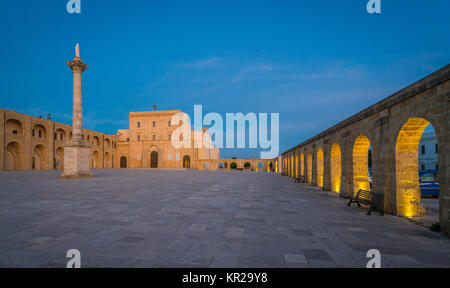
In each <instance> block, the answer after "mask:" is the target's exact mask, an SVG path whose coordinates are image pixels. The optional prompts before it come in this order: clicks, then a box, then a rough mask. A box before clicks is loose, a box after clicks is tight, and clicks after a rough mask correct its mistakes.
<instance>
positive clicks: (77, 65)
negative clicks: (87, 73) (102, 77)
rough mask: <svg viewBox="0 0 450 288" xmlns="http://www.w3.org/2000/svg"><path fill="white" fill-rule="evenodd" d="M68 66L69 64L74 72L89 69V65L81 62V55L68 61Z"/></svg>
mask: <svg viewBox="0 0 450 288" xmlns="http://www.w3.org/2000/svg"><path fill="white" fill-rule="evenodd" d="M66 63H67V66H69V67H70V68H71V69H72V71H74V72H83V71H84V70H86V69H88V65H86V64H84V63H83V62H81V58H80V57H73V60H72V61H66Z"/></svg>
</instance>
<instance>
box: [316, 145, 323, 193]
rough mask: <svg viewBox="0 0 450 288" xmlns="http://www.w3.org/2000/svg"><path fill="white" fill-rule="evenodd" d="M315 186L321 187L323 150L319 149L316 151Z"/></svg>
mask: <svg viewBox="0 0 450 288" xmlns="http://www.w3.org/2000/svg"><path fill="white" fill-rule="evenodd" d="M316 164H317V167H316V169H317V186H319V187H323V150H322V148H321V147H319V149H317V160H316Z"/></svg>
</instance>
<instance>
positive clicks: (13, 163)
mask: <svg viewBox="0 0 450 288" xmlns="http://www.w3.org/2000/svg"><path fill="white" fill-rule="evenodd" d="M71 133H72V127H71V126H70V125H67V124H63V123H58V122H54V121H51V120H47V119H43V118H39V117H33V116H29V115H25V114H22V113H17V112H15V111H12V110H5V109H0V171H2V170H31V169H39V170H49V169H62V168H63V167H64V157H63V155H64V148H63V144H65V143H66V142H67V141H68V140H69V139H70V137H71ZM82 133H83V138H84V140H85V141H86V142H87V143H88V144H89V145H90V153H89V157H90V161H89V163H90V166H91V168H113V163H114V161H113V158H114V157H115V149H114V146H115V145H116V137H117V136H116V135H108V134H104V133H99V132H95V131H91V130H87V129H83V130H82Z"/></svg>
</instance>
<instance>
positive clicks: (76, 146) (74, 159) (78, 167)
mask: <svg viewBox="0 0 450 288" xmlns="http://www.w3.org/2000/svg"><path fill="white" fill-rule="evenodd" d="M63 147H64V159H65V161H64V173H63V174H62V175H61V178H72V179H78V178H92V177H94V175H92V174H91V172H90V171H89V152H90V151H89V150H90V147H89V145H88V144H86V143H85V142H84V141H83V139H78V140H77V139H72V140H71V141H69V142H68V143H66V144H64V145H63Z"/></svg>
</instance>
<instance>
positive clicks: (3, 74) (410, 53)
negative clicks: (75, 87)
mask: <svg viewBox="0 0 450 288" xmlns="http://www.w3.org/2000/svg"><path fill="white" fill-rule="evenodd" d="M81 3H82V13H81V14H79V15H75V14H68V13H67V12H66V8H65V6H66V1H63V0H58V1H56V0H53V1H45V0H39V1H25V2H24V1H4V2H2V11H1V12H2V17H1V18H0V36H1V38H2V41H1V45H0V52H1V55H2V62H3V69H1V70H0V94H1V101H0V107H1V108H6V109H14V110H16V111H18V112H22V113H27V114H31V115H35V116H39V115H44V114H45V113H46V112H49V113H51V114H52V118H53V119H54V120H56V121H60V122H64V123H68V124H70V122H71V111H72V102H71V101H72V98H71V97H72V95H71V93H72V86H71V85H72V74H71V72H70V69H69V68H68V67H67V66H66V64H65V61H67V60H70V59H71V58H72V57H73V56H74V46H75V44H76V43H77V42H79V43H80V46H81V56H82V58H83V60H84V62H86V63H87V64H88V65H89V69H88V70H87V71H86V72H85V73H84V75H83V77H84V82H83V85H84V86H83V104H84V117H85V118H84V120H85V122H84V126H85V128H88V129H92V130H97V131H101V132H106V133H115V132H116V129H118V128H127V127H128V117H127V115H128V112H129V111H144V110H151V109H152V107H151V106H152V105H153V104H156V105H158V108H159V109H182V110H183V111H185V112H187V113H189V114H192V112H193V105H194V104H202V105H203V111H204V113H207V112H218V113H222V114H223V115H224V114H225V113H226V112H234V113H236V112H243V113H248V112H256V113H259V112H276V113H280V152H281V151H284V150H286V149H288V148H290V147H292V146H294V145H296V144H298V143H300V142H302V141H303V140H306V139H307V138H309V137H311V136H313V135H315V134H317V133H318V132H320V131H322V130H324V129H326V128H328V127H330V126H331V125H333V124H336V123H338V122H340V121H342V120H344V119H345V118H347V117H349V116H351V115H353V114H354V113H357V112H358V111H360V110H361V109H363V108H365V107H367V106H369V105H371V104H373V103H375V102H377V101H379V100H381V99H383V98H385V97H387V96H389V95H390V94H392V93H393V92H395V91H397V90H399V89H401V88H403V87H405V86H406V85H409V84H411V83H413V82H415V81H417V80H419V79H420V78H422V77H424V76H426V75H428V74H429V73H431V72H433V71H435V70H437V69H439V68H441V67H443V66H445V65H447V64H448V63H449V62H450V61H449V60H450V49H449V48H450V29H449V27H450V17H448V14H449V12H448V11H450V1H445V0H434V1H406V0H395V1H388V0H382V1H381V3H382V13H381V14H379V15H375V14H372V15H371V14H368V13H367V12H366V10H365V6H366V3H367V1H366V0H347V1H300V0H298V1H281V0H280V1H244V0H241V1H229V0H228V1H219V0H217V1H212V0H211V1H188V0H184V1H137V0H135V1H117V0H109V1H102V0H96V1H92V0H81ZM221 155H222V157H232V156H237V157H258V156H259V153H257V151H254V150H248V149H243V150H239V151H237V150H231V151H225V150H223V151H221Z"/></svg>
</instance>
